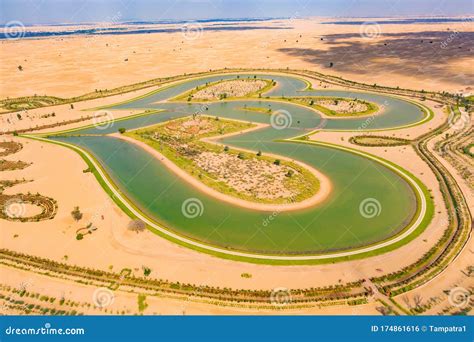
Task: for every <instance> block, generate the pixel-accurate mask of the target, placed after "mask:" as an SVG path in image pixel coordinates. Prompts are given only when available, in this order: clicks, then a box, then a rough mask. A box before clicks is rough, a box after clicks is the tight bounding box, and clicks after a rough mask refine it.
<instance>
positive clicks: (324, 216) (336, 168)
mask: <svg viewBox="0 0 474 342" xmlns="http://www.w3.org/2000/svg"><path fill="white" fill-rule="evenodd" d="M241 77H244V76H243V75H241ZM258 77H259V78H269V79H274V80H275V81H276V82H277V83H278V87H277V88H276V89H274V90H272V91H271V92H269V93H268V94H267V95H268V96H272V95H276V96H280V95H281V94H284V96H291V95H301V90H302V89H304V87H305V83H304V82H303V81H301V80H299V79H295V78H291V77H284V76H269V75H268V76H266V75H258ZM226 78H227V79H230V78H235V75H234V76H231V75H226V76H214V77H207V78H204V79H201V80H193V81H189V82H184V83H182V84H179V85H176V86H174V87H171V88H169V89H166V90H163V91H160V92H157V93H153V94H150V95H149V96H147V97H145V98H142V99H138V100H136V101H132V102H129V103H126V104H120V105H116V106H114V107H112V108H111V110H120V109H132V108H134V109H135V108H143V109H164V110H165V111H163V112H160V113H157V114H150V115H145V116H141V117H137V118H133V119H129V120H125V121H120V122H116V123H114V124H113V125H112V126H111V127H108V128H107V129H104V130H99V129H97V128H88V129H84V130H81V131H77V132H74V133H75V134H77V133H80V134H107V133H111V132H116V131H117V129H118V128H119V127H125V128H127V129H132V128H138V127H143V126H147V125H151V124H155V123H159V122H164V121H167V120H170V119H173V118H177V117H182V116H186V115H190V114H192V113H195V112H202V113H204V114H207V115H216V116H219V117H223V118H230V119H239V120H247V121H252V122H261V123H269V122H270V115H268V114H264V113H257V112H249V111H243V110H241V109H240V108H242V107H243V106H244V105H247V106H249V107H263V108H267V107H268V106H269V105H270V106H271V107H272V109H274V110H284V111H286V112H288V113H290V115H291V125H289V126H288V127H286V128H284V129H274V128H273V127H271V126H270V127H268V128H264V129H260V130H258V131H253V132H249V133H245V134H241V135H237V136H234V137H229V138H225V139H222V142H223V143H225V144H227V145H231V146H235V147H242V148H246V149H251V150H254V151H258V150H261V151H262V152H263V153H264V154H265V153H273V154H279V155H282V156H286V157H289V158H292V159H296V160H300V161H302V162H305V163H307V164H309V165H311V166H313V167H315V168H316V169H318V170H320V171H321V172H323V173H324V174H326V175H327V176H328V178H329V179H330V181H331V183H332V186H333V191H332V193H331V195H330V196H329V198H328V199H327V200H326V201H324V202H323V203H321V204H319V205H317V206H315V207H312V208H308V209H304V210H301V211H295V212H286V213H266V212H259V211H253V210H249V209H243V208H240V207H235V206H232V205H230V204H227V203H221V202H219V201H218V200H216V199H214V198H212V197H210V196H208V195H206V194H204V193H201V192H199V191H198V190H196V189H195V188H193V187H192V186H190V185H189V184H187V183H185V182H184V181H182V180H181V179H178V178H177V177H176V176H175V175H174V174H173V173H172V172H170V171H169V170H168V169H167V168H166V167H164V165H163V164H161V163H160V161H159V160H157V159H155V158H153V157H152V156H151V155H150V154H148V153H147V152H145V151H143V150H142V149H140V148H137V147H136V146H134V145H132V144H130V143H128V142H124V141H122V140H119V139H116V138H112V137H107V136H79V137H77V136H74V137H64V136H63V137H55V138H54V139H57V140H61V141H65V142H68V143H72V144H75V145H77V146H81V147H83V148H84V149H86V150H88V151H90V152H91V153H92V154H93V155H94V156H95V157H96V158H97V160H98V161H99V162H100V163H101V165H102V166H103V167H104V169H105V170H106V171H107V172H108V174H109V175H110V176H111V178H112V179H113V180H114V182H115V183H116V185H117V186H118V187H119V188H120V189H121V190H122V191H124V192H125V193H126V194H127V196H128V197H129V198H130V199H131V200H132V201H133V202H134V203H135V204H136V205H137V206H138V207H139V208H140V209H142V210H143V211H144V212H146V213H147V214H148V215H149V216H150V217H152V218H154V219H155V220H156V221H158V222H159V223H161V224H163V225H164V226H166V227H167V228H169V229H170V230H172V231H175V232H178V233H180V234H182V235H184V236H187V237H190V238H193V239H196V240H199V241H202V242H206V243H209V244H212V245H216V246H220V247H224V248H229V249H235V250H241V251H251V252H262V253H283V254H310V253H321V252H328V251H336V250H337V251H339V250H346V249H350V248H354V247H359V246H364V245H367V244H371V243H375V242H378V241H381V240H383V239H386V238H388V237H390V236H392V235H394V234H396V233H397V232H399V231H400V230H402V229H403V228H404V227H405V226H406V224H407V223H408V222H409V221H410V220H411V219H412V218H413V216H414V214H415V211H416V204H415V203H416V198H415V194H414V192H413V190H412V189H411V187H410V186H409V185H408V184H407V183H406V181H405V180H403V179H402V178H401V177H400V176H399V175H398V174H396V173H394V172H393V171H391V170H390V169H388V168H386V167H384V166H383V165H381V164H379V163H377V162H374V161H372V160H369V159H367V158H365V157H362V156H358V155H355V154H352V153H349V152H346V151H342V150H339V149H336V148H330V147H322V146H316V145H307V144H299V143H290V142H281V141H277V140H278V139H283V138H289V137H294V136H297V135H300V134H303V133H306V132H310V131H312V130H313V129H314V128H315V127H318V125H321V124H325V125H326V126H325V128H328V127H329V128H336V127H337V128H343V129H354V128H357V127H358V126H357V125H360V124H361V121H360V120H361V119H339V120H330V119H328V120H326V121H325V120H322V119H321V116H320V115H319V114H318V113H317V112H315V111H312V110H309V109H307V108H304V107H301V106H297V105H293V104H289V103H282V102H275V101H273V102H272V101H270V102H269V101H266V100H265V101H259V100H248V101H229V102H218V103H209V104H206V107H207V108H208V109H207V110H206V109H205V107H203V106H202V104H196V103H194V104H188V103H157V101H163V100H165V99H167V98H170V97H175V96H177V95H179V94H181V93H183V92H185V91H187V90H189V89H193V88H194V87H195V86H196V85H198V84H203V83H205V82H212V81H216V80H219V79H226ZM305 93H306V92H305ZM307 93H308V94H311V95H321V96H348V97H355V96H356V95H357V97H358V98H363V99H366V100H369V101H374V102H377V103H378V104H383V105H384V108H385V111H384V113H383V114H381V115H380V116H378V117H377V119H374V120H373V121H372V122H371V123H370V124H371V125H372V123H374V125H377V127H385V128H387V127H393V126H398V125H401V124H403V125H405V124H411V123H415V122H417V121H419V120H421V119H422V118H423V114H422V113H421V112H420V109H419V108H418V107H417V106H415V105H413V104H411V103H408V102H404V101H402V100H399V99H394V98H391V97H387V96H383V95H378V94H368V93H367V94H362V93H347V92H341V91H327V90H321V91H319V90H316V91H311V92H307ZM375 120H377V121H375ZM371 128H372V126H371ZM189 198H196V199H199V201H200V202H201V203H202V214H201V216H198V217H196V218H188V217H186V216H185V215H183V214H182V205H183V202H184V201H185V200H187V199H189ZM367 198H374V199H376V200H377V201H378V202H379V203H380V208H381V211H380V212H379V215H378V216H375V217H373V218H367V217H364V216H363V215H361V214H360V209H359V206H360V204H361V203H362V202H363V201H364V200H365V199H367Z"/></svg>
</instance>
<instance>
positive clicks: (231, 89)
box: [189, 79, 267, 101]
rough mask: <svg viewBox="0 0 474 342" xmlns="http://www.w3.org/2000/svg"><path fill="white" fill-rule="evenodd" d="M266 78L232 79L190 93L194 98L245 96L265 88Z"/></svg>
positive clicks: (211, 98) (217, 98)
mask: <svg viewBox="0 0 474 342" xmlns="http://www.w3.org/2000/svg"><path fill="white" fill-rule="evenodd" d="M266 85H267V82H266V81H264V80H258V79H257V80H245V79H241V80H231V81H222V82H218V83H216V84H211V85H209V86H205V87H204V88H201V89H199V90H197V91H195V92H191V93H190V94H189V96H190V97H192V98H193V99H194V100H208V101H212V100H222V99H225V98H228V97H244V96H247V95H249V94H252V93H255V92H257V91H259V90H261V89H263V88H264V87H265V86H266Z"/></svg>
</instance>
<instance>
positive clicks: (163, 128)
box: [125, 116, 319, 204]
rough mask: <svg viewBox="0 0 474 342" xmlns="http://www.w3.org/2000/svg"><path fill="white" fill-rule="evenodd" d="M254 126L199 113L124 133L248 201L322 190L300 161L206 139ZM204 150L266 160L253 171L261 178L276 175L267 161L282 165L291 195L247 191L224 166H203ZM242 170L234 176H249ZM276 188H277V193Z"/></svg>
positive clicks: (293, 197)
mask: <svg viewBox="0 0 474 342" xmlns="http://www.w3.org/2000/svg"><path fill="white" fill-rule="evenodd" d="M253 126H254V125H253V124H250V123H244V122H239V121H230V120H218V121H216V120H215V119H214V118H211V117H206V116H203V117H201V116H200V117H194V118H193V119H191V118H190V117H186V118H181V119H175V120H172V121H168V122H166V123H164V124H158V125H155V126H153V127H148V128H144V129H139V130H136V131H132V132H128V133H126V134H125V135H127V136H129V137H132V138H134V139H137V140H139V141H142V142H144V143H146V144H148V145H150V146H151V147H153V148H154V149H156V150H157V151H159V152H160V153H162V154H163V155H164V156H165V157H166V158H168V159H169V160H171V161H172V162H173V163H175V164H176V165H177V166H179V167H180V168H181V169H183V170H184V171H186V172H187V173H188V174H190V175H191V176H193V177H194V178H196V179H198V180H200V181H201V182H203V183H204V184H206V185H207V186H209V187H211V188H214V189H216V190H218V191H219V192H221V193H224V194H228V195H231V196H234V197H237V198H241V199H245V200H248V201H254V202H260V203H280V204H285V203H288V202H289V201H290V202H299V201H302V200H304V199H306V198H309V197H311V196H313V195H314V194H315V193H316V192H317V191H318V190H319V181H318V179H317V178H316V177H315V176H314V175H313V174H312V173H311V172H310V171H309V170H307V169H305V168H303V167H301V166H300V165H298V164H296V163H294V162H290V161H286V160H280V159H277V160H273V159H272V158H270V157H266V156H262V154H261V153H260V154H258V153H257V154H254V153H249V152H245V151H239V150H237V149H235V150H234V149H229V148H228V147H227V146H225V147H224V151H223V150H222V146H220V145H216V144H213V143H210V142H209V141H203V139H205V138H210V137H214V136H219V135H224V134H228V133H235V132H239V131H241V130H244V129H248V128H250V127H253ZM202 153H209V154H208V155H207V156H206V159H209V158H213V157H214V158H226V157H230V158H229V159H228V161H229V162H232V156H235V157H236V158H237V159H239V160H242V161H243V160H245V161H247V162H255V163H257V162H264V163H263V164H255V165H256V166H255V167H256V168H257V169H258V168H259V167H260V169H261V170H262V176H261V175H259V174H255V175H253V176H254V177H262V179H263V178H265V179H268V178H269V177H270V178H271V177H274V176H273V175H272V174H268V173H265V174H264V172H265V171H264V169H265V166H264V165H265V163H268V164H271V163H273V164H274V165H276V166H280V167H281V168H282V171H283V173H284V174H286V175H287V177H286V178H285V179H284V181H283V186H284V188H285V189H287V190H288V191H290V192H291V193H292V195H291V196H289V197H290V198H289V197H288V196H287V197H284V196H276V197H275V198H266V197H263V196H259V195H257V194H255V193H254V192H252V193H246V192H243V191H241V190H240V189H238V188H237V187H236V186H230V185H229V184H228V182H225V181H223V180H222V179H221V178H220V176H219V172H222V170H219V169H218V168H217V167H214V168H213V167H212V166H209V167H208V168H207V169H205V168H204V166H202V164H203V162H202V160H200V159H199V157H200V155H201V154H202ZM219 155H221V157H219ZM200 163H201V164H200ZM237 172H238V171H237ZM240 172H242V174H241V175H233V176H235V177H245V176H246V175H245V174H244V169H242V171H240ZM277 192H278V191H277V190H275V193H277Z"/></svg>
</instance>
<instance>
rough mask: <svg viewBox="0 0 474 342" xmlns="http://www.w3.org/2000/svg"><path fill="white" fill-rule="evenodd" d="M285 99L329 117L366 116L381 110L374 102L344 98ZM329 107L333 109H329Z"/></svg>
mask: <svg viewBox="0 0 474 342" xmlns="http://www.w3.org/2000/svg"><path fill="white" fill-rule="evenodd" d="M283 99H284V100H285V101H289V102H292V103H298V104H301V105H304V106H306V107H310V108H314V109H316V110H318V111H320V112H321V113H323V114H325V115H327V116H337V117H351V116H366V115H371V114H374V113H376V112H378V110H379V107H378V106H377V105H376V104H375V103H373V102H368V101H364V100H360V99H349V98H343V97H290V98H283ZM329 106H331V108H328V107H329Z"/></svg>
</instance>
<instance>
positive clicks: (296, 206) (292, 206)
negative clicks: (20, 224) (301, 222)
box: [108, 124, 331, 212]
mask: <svg viewBox="0 0 474 342" xmlns="http://www.w3.org/2000/svg"><path fill="white" fill-rule="evenodd" d="M267 126H268V125H264V124H257V125H256V127H252V128H249V129H245V130H243V131H239V132H236V133H230V134H225V135H221V136H219V137H218V139H222V138H225V137H230V136H233V135H239V134H243V133H246V132H250V131H253V130H257V129H261V128H264V127H267ZM108 136H111V137H114V138H117V139H121V140H124V141H127V142H130V143H132V144H134V145H136V146H138V147H140V148H142V149H143V150H145V151H146V152H148V153H150V154H151V155H153V156H154V157H155V158H157V159H158V160H160V162H162V163H163V165H165V166H166V167H167V168H168V169H170V170H171V171H172V172H173V173H175V174H176V175H178V176H179V177H180V178H181V179H183V180H184V181H186V182H187V183H189V184H190V185H192V186H193V187H195V188H196V189H198V190H199V191H201V192H203V193H205V194H207V195H209V196H212V197H214V198H216V199H218V200H220V201H223V202H226V203H229V204H232V205H236V206H239V207H242V208H246V209H251V210H258V211H266V212H284V211H294V210H302V209H305V208H309V207H312V206H314V205H317V204H319V203H321V202H323V201H324V200H325V199H326V198H327V197H328V196H329V194H330V193H331V182H330V180H329V178H328V177H327V176H326V175H324V174H323V173H321V172H320V171H318V170H316V169H315V168H313V167H311V166H309V165H307V164H304V163H302V162H299V161H296V160H291V159H288V158H284V157H281V156H276V155H270V154H269V156H274V157H278V158H280V159H282V160H287V161H292V162H294V163H296V164H298V165H299V166H302V167H304V168H306V169H307V170H308V171H309V172H311V173H312V174H313V175H314V176H315V177H316V178H317V179H318V180H319V191H318V192H317V193H316V194H315V195H314V196H312V197H310V198H307V199H305V200H303V201H301V202H297V203H287V204H267V203H257V202H250V201H246V200H244V199H240V198H237V197H234V196H230V195H226V194H223V193H222V192H219V191H217V190H215V189H213V188H211V187H209V186H207V185H205V184H204V183H202V182H200V181H199V180H197V179H196V178H194V177H193V176H191V175H189V174H188V173H187V172H186V171H184V170H182V169H181V168H180V167H178V166H176V164H174V163H173V162H172V161H171V160H169V159H168V158H166V157H165V156H164V155H163V154H161V153H160V152H158V151H157V150H155V149H154V148H153V147H151V146H149V145H147V144H145V143H144V142H142V141H138V140H136V139H133V138H130V137H127V136H124V135H122V134H120V133H113V134H109V135H108ZM206 141H207V142H214V143H215V140H213V139H207V140H206ZM242 150H243V151H245V150H244V149H242ZM247 151H248V150H247ZM252 152H253V151H252Z"/></svg>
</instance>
